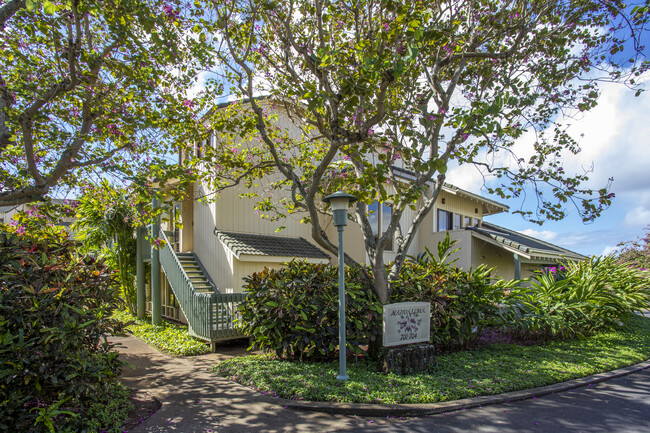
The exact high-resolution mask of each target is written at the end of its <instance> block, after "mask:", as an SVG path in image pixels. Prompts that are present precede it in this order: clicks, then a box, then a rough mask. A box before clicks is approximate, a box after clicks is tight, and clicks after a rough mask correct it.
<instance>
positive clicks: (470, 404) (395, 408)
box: [261, 359, 650, 418]
mask: <svg viewBox="0 0 650 433" xmlns="http://www.w3.org/2000/svg"><path fill="white" fill-rule="evenodd" d="M649 367H650V359H648V360H646V361H643V362H641V363H639V364H635V365H631V366H629V367H624V368H619V369H617V370H613V371H607V372H604V373H599V374H594V375H592V376H586V377H582V378H580V379H574V380H569V381H567V382H562V383H556V384H554V385H547V386H540V387H538V388H531V389H525V390H521V391H512V392H506V393H504V394H496V395H486V396H481V397H473V398H465V399H462V400H454V401H447V402H442V403H427V404H363V403H336V402H319V401H302V400H288V399H283V398H272V397H267V396H261V398H262V399H263V401H266V402H268V403H272V404H276V405H279V406H284V407H287V408H292V409H298V410H304V411H315V412H323V413H329V414H339V415H358V416H369V417H382V418H384V417H387V416H391V417H392V416H398V417H399V416H402V417H403V416H423V415H434V414H439V413H444V412H453V411H457V410H463V409H470V408H474V407H481V406H486V405H490V404H499V403H509V402H511V401H518V400H526V399H529V398H533V397H538V396H542V395H546V394H552V393H555V392H561V391H568V390H571V389H575V388H580V387H583V386H587V385H591V384H594V383H599V382H603V381H606V380H609V379H614V378H616V377H621V376H626V375H628V374H632V373H637V372H639V371H642V370H645V369H646V368H649Z"/></svg>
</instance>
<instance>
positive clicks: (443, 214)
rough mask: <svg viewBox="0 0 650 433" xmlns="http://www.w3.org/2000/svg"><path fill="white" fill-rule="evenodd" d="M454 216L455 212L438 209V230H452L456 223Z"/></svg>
mask: <svg viewBox="0 0 650 433" xmlns="http://www.w3.org/2000/svg"><path fill="white" fill-rule="evenodd" d="M453 217H454V214H453V213H451V212H449V211H446V210H442V209H438V212H436V231H438V232H445V231H447V230H451V229H452V227H453V224H454V220H453Z"/></svg>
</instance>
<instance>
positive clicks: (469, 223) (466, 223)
mask: <svg viewBox="0 0 650 433" xmlns="http://www.w3.org/2000/svg"><path fill="white" fill-rule="evenodd" d="M471 226H472V217H468V216H466V217H463V227H471Z"/></svg>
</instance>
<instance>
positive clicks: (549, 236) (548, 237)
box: [519, 229, 558, 242]
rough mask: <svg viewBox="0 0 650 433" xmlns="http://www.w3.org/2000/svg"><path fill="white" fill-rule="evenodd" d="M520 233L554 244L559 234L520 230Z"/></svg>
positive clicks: (547, 231)
mask: <svg viewBox="0 0 650 433" xmlns="http://www.w3.org/2000/svg"><path fill="white" fill-rule="evenodd" d="M519 233H521V234H524V235H526V236H531V237H534V238H536V239H540V240H542V241H546V242H553V241H555V240H557V239H558V233H556V232H552V231H549V230H535V229H525V230H519Z"/></svg>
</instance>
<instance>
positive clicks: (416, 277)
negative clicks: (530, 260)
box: [391, 242, 503, 350]
mask: <svg viewBox="0 0 650 433" xmlns="http://www.w3.org/2000/svg"><path fill="white" fill-rule="evenodd" d="M451 247H453V243H451V242H448V244H447V245H445V244H444V243H442V244H441V246H440V251H439V255H438V257H435V256H434V255H433V254H432V253H431V252H430V251H429V250H428V249H427V250H426V253H424V254H421V255H420V256H418V258H417V259H414V260H408V261H407V262H406V263H404V266H403V267H402V270H401V272H400V278H399V279H398V280H396V281H393V283H392V284H393V293H392V297H391V302H430V303H431V342H432V343H433V344H434V345H435V346H436V348H438V349H442V350H448V349H454V350H455V349H459V348H463V347H467V346H471V345H472V344H474V343H475V342H476V339H477V337H478V334H479V331H480V330H481V328H482V326H483V325H484V323H485V319H487V318H488V317H490V316H491V315H493V314H494V313H495V310H496V301H497V299H498V297H499V296H500V295H501V294H502V293H503V291H502V290H501V289H500V287H501V286H500V285H499V284H497V285H493V284H491V280H490V275H491V269H488V268H486V267H485V266H484V265H481V266H479V267H478V268H476V269H475V270H470V271H469V272H468V271H463V270H461V269H458V268H457V267H456V266H454V265H453V264H449V263H446V261H445V259H446V258H447V257H448V254H447V252H448V251H449V249H450V248H451Z"/></svg>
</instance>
